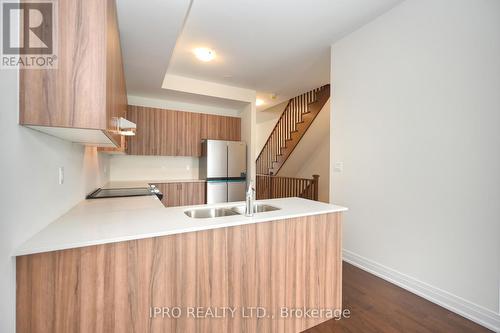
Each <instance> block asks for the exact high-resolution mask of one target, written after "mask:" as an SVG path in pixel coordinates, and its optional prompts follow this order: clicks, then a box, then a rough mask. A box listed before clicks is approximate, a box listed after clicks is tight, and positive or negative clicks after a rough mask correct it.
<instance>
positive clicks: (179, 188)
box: [154, 182, 206, 207]
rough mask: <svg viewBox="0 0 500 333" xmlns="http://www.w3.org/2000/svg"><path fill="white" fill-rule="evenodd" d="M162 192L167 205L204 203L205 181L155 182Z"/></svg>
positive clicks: (163, 201)
mask: <svg viewBox="0 0 500 333" xmlns="http://www.w3.org/2000/svg"><path fill="white" fill-rule="evenodd" d="M154 185H155V186H156V187H157V188H158V189H159V190H160V191H161V192H162V193H163V199H162V201H161V202H162V203H163V205H164V206H165V207H177V206H189V205H203V204H204V203H205V187H206V183H205V182H181V183H158V184H154Z"/></svg>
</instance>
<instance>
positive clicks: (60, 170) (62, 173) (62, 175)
mask: <svg viewBox="0 0 500 333" xmlns="http://www.w3.org/2000/svg"><path fill="white" fill-rule="evenodd" d="M62 184H64V167H59V185H62Z"/></svg>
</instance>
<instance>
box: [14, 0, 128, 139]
mask: <svg viewBox="0 0 500 333" xmlns="http://www.w3.org/2000/svg"><path fill="white" fill-rule="evenodd" d="M55 3H56V4H57V6H58V11H59V12H58V24H57V25H56V27H57V29H58V31H57V36H58V49H57V57H58V65H57V68H56V69H39V70H33V69H27V70H20V123H21V124H22V125H25V126H29V127H32V128H35V129H37V130H40V131H44V132H48V133H50V134H52V135H55V136H59V137H62V138H64V139H67V140H69V141H73V142H79V143H86V144H93V145H98V146H118V145H119V144H120V142H121V138H120V136H118V135H117V134H115V133H113V132H112V131H113V130H114V129H115V128H114V118H117V117H126V107H127V94H126V87H125V78H124V73H123V62H122V53H121V47H120V37H119V30H118V21H117V16H116V4H115V1H114V0H104V1H103V0H64V1H57V2H55Z"/></svg>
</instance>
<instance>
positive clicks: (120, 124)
mask: <svg viewBox="0 0 500 333" xmlns="http://www.w3.org/2000/svg"><path fill="white" fill-rule="evenodd" d="M114 123H115V124H114V125H115V126H116V132H115V133H116V134H119V135H123V136H134V135H135V130H136V128H137V125H136V124H135V123H133V122H131V121H130V120H127V119H125V118H123V117H120V118H116V119H115V120H114Z"/></svg>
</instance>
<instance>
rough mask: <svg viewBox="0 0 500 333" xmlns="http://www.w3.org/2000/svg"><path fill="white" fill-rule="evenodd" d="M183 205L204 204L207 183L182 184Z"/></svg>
mask: <svg viewBox="0 0 500 333" xmlns="http://www.w3.org/2000/svg"><path fill="white" fill-rule="evenodd" d="M182 198H183V200H184V201H183V206H186V205H203V204H204V203H205V183H202V182H198V183H183V184H182Z"/></svg>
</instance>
